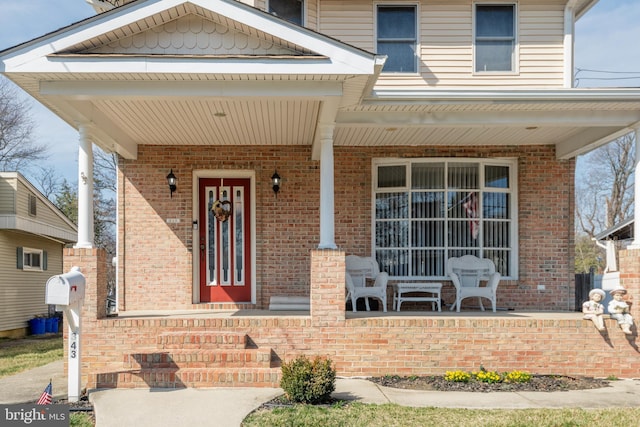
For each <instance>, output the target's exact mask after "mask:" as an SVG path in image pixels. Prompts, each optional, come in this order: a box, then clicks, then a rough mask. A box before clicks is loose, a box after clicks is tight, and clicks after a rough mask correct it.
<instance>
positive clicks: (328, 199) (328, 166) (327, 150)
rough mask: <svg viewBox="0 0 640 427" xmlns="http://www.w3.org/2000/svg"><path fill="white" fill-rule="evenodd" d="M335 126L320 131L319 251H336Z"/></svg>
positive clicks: (323, 127)
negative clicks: (334, 195) (334, 197)
mask: <svg viewBox="0 0 640 427" xmlns="http://www.w3.org/2000/svg"><path fill="white" fill-rule="evenodd" d="M333 128H334V126H333V125H330V126H329V125H327V126H322V127H321V129H320V132H321V136H320V244H319V245H318V249H336V248H337V246H336V243H335V222H334V211H335V209H334V199H333V193H334V185H333Z"/></svg>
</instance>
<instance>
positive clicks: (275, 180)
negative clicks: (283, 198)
mask: <svg viewBox="0 0 640 427" xmlns="http://www.w3.org/2000/svg"><path fill="white" fill-rule="evenodd" d="M271 185H272V187H271V188H273V192H274V193H276V197H278V191H280V175H278V171H277V170H276V171H275V172H273V175H271Z"/></svg>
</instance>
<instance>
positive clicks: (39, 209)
mask: <svg viewBox="0 0 640 427" xmlns="http://www.w3.org/2000/svg"><path fill="white" fill-rule="evenodd" d="M29 194H33V195H35V193H34V192H32V191H31V190H30V189H29V187H28V186H26V185H24V184H23V183H22V182H20V181H18V192H17V196H16V205H17V215H18V216H19V217H22V218H28V219H30V220H32V221H36V222H38V223H41V224H46V225H47V226H50V227H55V228H60V229H64V230H70V227H69V224H68V223H67V222H66V221H65V220H64V219H62V218H61V217H60V215H59V214H58V213H57V212H55V211H53V210H52V209H51V208H50V207H49V206H47V205H46V204H45V203H43V201H42V199H40V197H38V196H37V195H35V196H36V215H35V216H33V215H30V214H29Z"/></svg>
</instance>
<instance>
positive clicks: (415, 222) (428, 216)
mask: <svg viewBox="0 0 640 427" xmlns="http://www.w3.org/2000/svg"><path fill="white" fill-rule="evenodd" d="M373 171H374V172H373V173H374V177H373V178H374V180H373V182H374V198H373V200H374V208H373V209H374V213H375V215H374V218H375V219H374V222H375V224H374V230H373V233H374V236H373V239H372V240H373V246H374V252H375V256H376V259H377V261H378V263H379V264H380V268H381V269H382V270H384V271H386V272H388V273H389V275H390V276H392V277H393V278H398V279H401V278H412V277H427V278H433V279H437V278H444V277H445V274H446V273H445V272H446V268H445V267H446V266H445V263H446V260H447V259H448V258H450V257H459V256H462V255H466V254H470V255H476V256H479V257H483V258H489V259H491V260H492V261H493V262H494V263H495V265H496V269H497V270H498V271H499V272H500V273H501V274H502V275H503V276H505V277H509V278H512V277H515V276H516V275H517V271H516V270H517V262H516V261H517V260H516V258H517V247H518V241H517V230H516V227H517V220H516V213H517V194H516V179H515V178H516V176H517V175H516V173H517V171H516V162H515V161H512V160H498V159H491V160H489V159H487V160H485V159H482V160H479V159H410V160H409V159H408V160H405V159H377V160H374V167H373Z"/></svg>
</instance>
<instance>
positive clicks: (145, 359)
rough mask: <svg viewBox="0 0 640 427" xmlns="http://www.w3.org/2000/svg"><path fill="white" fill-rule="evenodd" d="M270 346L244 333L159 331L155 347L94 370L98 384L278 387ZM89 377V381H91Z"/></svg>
mask: <svg viewBox="0 0 640 427" xmlns="http://www.w3.org/2000/svg"><path fill="white" fill-rule="evenodd" d="M280 378H281V372H280V368H279V363H278V361H277V360H274V358H273V354H272V350H271V349H270V348H258V347H257V345H255V343H253V342H252V341H251V339H250V338H249V337H248V336H247V335H246V334H245V333H234V332H215V331H213V332H189V331H180V332H163V333H160V335H158V337H157V338H156V348H147V349H145V350H144V351H141V352H139V353H132V354H124V355H123V361H122V364H121V365H120V366H110V367H105V369H104V370H103V373H98V374H95V375H94V376H93V378H92V379H93V380H94V381H93V384H91V385H92V386H95V387H97V388H185V387H197V388H206V387H279V384H280ZM90 382H91V381H90Z"/></svg>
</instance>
